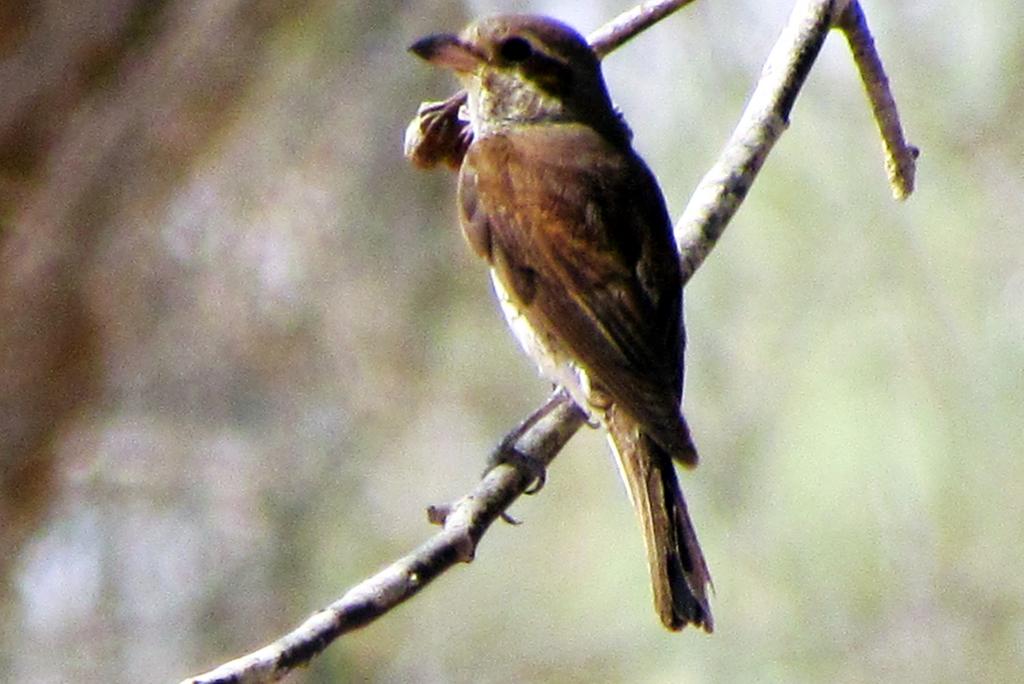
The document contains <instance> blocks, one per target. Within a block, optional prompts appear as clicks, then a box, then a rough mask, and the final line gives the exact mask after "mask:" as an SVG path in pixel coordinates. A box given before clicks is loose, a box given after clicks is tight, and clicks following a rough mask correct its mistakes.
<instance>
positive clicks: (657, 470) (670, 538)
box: [605, 406, 714, 632]
mask: <svg viewBox="0 0 1024 684" xmlns="http://www.w3.org/2000/svg"><path fill="white" fill-rule="evenodd" d="M605 424H606V427H607V429H608V435H609V437H610V440H611V443H612V446H613V449H614V451H615V454H616V457H617V458H618V461H619V469H620V471H621V472H622V476H623V479H624V480H625V482H626V486H627V489H628V491H629V497H630V500H631V501H632V502H633V507H634V509H635V510H636V513H637V517H638V518H639V520H640V526H641V529H642V531H643V536H644V546H645V548H646V549H647V564H648V567H649V569H650V573H651V586H652V588H653V591H654V607H655V610H656V611H657V612H658V615H659V617H661V621H662V623H664V625H665V627H667V628H668V629H671V630H679V629H682V628H683V627H685V626H686V625H687V624H693V625H696V626H698V627H700V628H702V629H704V630H705V631H706V632H711V631H712V630H713V629H714V621H713V619H712V617H711V609H710V606H709V605H708V598H707V588H708V586H710V585H711V576H710V574H709V573H708V569H707V565H706V564H705V562H704V554H703V553H702V552H701V549H700V543H699V542H698V541H697V534H696V532H695V531H694V529H693V523H692V522H691V521H690V516H689V513H688V512H687V509H686V501H685V499H684V498H683V492H682V489H681V488H680V486H679V480H678V478H677V477H676V471H675V467H674V466H673V464H672V458H671V457H670V456H669V455H668V453H666V452H665V451H664V450H663V449H662V448H661V447H659V446H658V445H657V444H656V443H655V442H654V441H653V440H652V439H650V438H649V437H647V436H646V435H643V434H641V432H640V430H639V426H638V425H637V423H636V421H635V420H633V419H632V418H631V417H629V416H628V415H626V414H625V413H622V412H619V411H617V410H616V409H615V407H614V406H613V407H612V408H611V410H609V412H608V413H607V415H606V417H605Z"/></svg>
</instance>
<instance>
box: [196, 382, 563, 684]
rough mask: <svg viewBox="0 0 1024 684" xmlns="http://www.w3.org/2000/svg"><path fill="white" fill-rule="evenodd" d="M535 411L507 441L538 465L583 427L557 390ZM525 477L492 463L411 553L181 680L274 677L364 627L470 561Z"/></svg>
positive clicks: (203, 683)
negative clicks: (232, 656) (276, 632)
mask: <svg viewBox="0 0 1024 684" xmlns="http://www.w3.org/2000/svg"><path fill="white" fill-rule="evenodd" d="M537 413H538V416H537V417H536V419H535V420H534V421H533V423H532V425H530V426H529V427H528V428H527V429H526V430H525V431H524V432H523V433H522V435H521V436H520V438H519V440H518V441H517V442H516V444H515V446H516V449H518V450H520V451H522V452H524V453H528V454H530V456H531V457H532V458H536V459H538V461H539V462H541V463H543V464H544V465H545V466H546V465H548V464H549V463H550V462H551V461H552V459H554V458H555V456H556V455H557V454H558V452H559V451H560V450H561V449H562V447H563V446H565V443H566V442H568V441H569V438H571V437H572V436H573V435H574V434H575V433H576V431H577V430H578V429H579V428H580V426H581V425H583V414H582V412H581V411H580V410H579V409H578V408H577V407H576V405H575V404H574V403H573V402H572V400H571V399H569V397H568V395H567V394H565V393H561V394H559V395H556V396H555V397H554V401H553V402H552V403H549V404H545V405H544V406H542V407H541V408H540V409H538V411H537ZM532 479H533V476H532V475H531V474H530V473H527V472H526V471H524V470H520V469H518V468H515V467H513V466H510V465H499V466H497V467H495V468H492V469H491V471H490V472H489V473H487V475H486V476H485V477H484V479H483V480H481V482H480V483H479V484H478V485H477V486H476V487H475V488H474V489H473V491H472V492H470V493H469V494H467V495H466V496H464V497H463V498H462V499H460V500H459V501H457V502H456V503H455V504H453V505H452V506H451V508H450V509H449V510H448V511H447V514H446V515H445V517H444V529H443V530H441V532H439V533H438V534H436V535H434V536H433V537H431V538H430V539H428V540H427V541H426V542H425V543H424V544H422V545H421V546H420V547H419V548H417V549H415V550H414V551H413V552H412V553H410V554H409V555H407V556H405V557H404V558H401V559H399V560H397V561H395V562H394V563H392V564H391V565H389V566H388V567H386V568H384V569H383V570H381V571H380V572H378V573H377V574H376V575H374V576H373V577H370V578H369V579H367V580H364V581H363V582H361V583H360V584H358V585H356V586H355V587H353V588H352V589H350V590H349V591H348V592H346V593H345V595H344V596H342V597H341V598H340V599H338V600H337V601H335V602H334V603H332V604H331V605H329V606H327V607H326V608H324V609H322V610H320V611H318V612H316V613H314V614H313V615H312V616H311V617H309V618H308V619H307V620H306V621H305V622H303V623H302V624H301V625H299V626H298V627H296V628H295V629H294V630H292V631H291V632H290V633H288V634H286V635H285V636H283V637H281V638H280V639H278V640H277V641H275V642H274V643H272V644H270V645H268V646H265V647H264V648H261V649H260V650H258V651H255V652H253V653H250V654H249V655H246V656H243V657H241V658H238V659H237V660H232V661H231V662H229V663H225V664H224V665H221V666H220V667H218V668H217V669H215V670H212V671H210V672H207V673H206V674H202V675H198V676H196V677H193V678H191V679H186V680H185V681H184V682H183V683H182V684H214V683H215V682H216V683H217V684H227V683H228V682H246V683H249V682H275V681H278V680H280V679H281V678H282V677H284V676H285V675H286V674H288V672H290V671H291V670H293V669H295V668H296V667H298V666H301V665H305V664H306V663H308V662H309V661H310V660H311V659H312V658H313V657H314V656H316V655H318V654H320V653H321V652H322V651H323V650H324V648H326V647H327V645H328V644H330V643H331V642H332V641H334V640H335V639H337V638H338V637H339V636H341V635H342V634H345V633H346V632H351V631H352V630H355V629H358V628H360V627H364V626H366V625H367V624H369V623H370V622H372V621H374V620H375V619H377V618H378V617H380V616H381V615H384V614H385V613H387V612H388V611H389V610H390V609H392V608H394V607H395V606H397V605H398V604H400V603H401V602H403V601H405V600H407V599H409V598H411V597H413V596H415V595H416V594H418V593H419V592H420V591H421V590H422V589H423V588H424V587H425V586H427V584H429V583H430V581H431V580H433V579H434V578H436V577H437V576H438V575H440V574H441V573H443V572H444V571H445V570H447V569H448V568H450V567H452V566H453V565H455V564H456V563H459V562H469V561H471V560H472V559H473V554H474V552H475V551H476V545H477V543H478V542H479V541H480V538H481V537H483V535H484V533H485V532H486V531H487V528H488V527H490V525H491V523H493V522H494V521H495V520H496V519H498V517H500V516H501V514H502V512H503V511H504V510H505V509H506V508H508V507H509V506H510V505H511V504H512V502H513V501H515V500H516V499H517V498H518V497H519V496H520V495H521V494H522V493H523V491H524V490H525V489H526V488H527V487H528V486H529V485H530V481H531V480H532Z"/></svg>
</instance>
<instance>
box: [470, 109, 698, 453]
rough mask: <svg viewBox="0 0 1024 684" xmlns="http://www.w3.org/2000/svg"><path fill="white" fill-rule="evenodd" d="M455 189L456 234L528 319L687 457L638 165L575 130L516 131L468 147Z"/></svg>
mask: <svg viewBox="0 0 1024 684" xmlns="http://www.w3.org/2000/svg"><path fill="white" fill-rule="evenodd" d="M459 195H460V207H461V211H462V225H463V230H464V232H465V235H466V238H467V240H468V241H469V243H470V245H471V246H472V247H473V249H474V250H475V251H477V253H479V254H480V255H481V256H483V257H485V258H487V259H488V261H489V262H490V263H491V265H492V267H493V268H494V269H495V272H496V273H497V275H498V277H499V278H500V279H501V281H502V282H503V284H504V286H505V288H506V290H507V291H508V292H509V293H510V295H511V296H512V297H513V298H514V299H515V300H516V303H517V304H518V305H519V306H520V308H521V309H522V311H523V313H524V315H525V316H526V317H527V320H529V321H530V323H531V325H532V326H534V327H535V328H540V329H542V330H545V331H548V332H549V333H552V334H554V335H555V336H556V338H557V339H559V340H560V341H561V342H562V344H563V345H564V347H565V348H566V349H567V350H568V351H569V352H570V354H571V355H572V356H573V357H574V358H575V359H577V360H578V362H579V364H580V365H581V366H583V368H585V369H586V371H587V373H588V375H589V377H590V379H591V382H592V383H593V384H594V385H595V386H596V387H598V388H600V390H602V391H603V392H605V393H607V395H608V396H609V398H610V399H611V400H612V401H614V402H616V403H618V404H619V405H620V406H621V407H622V408H623V409H625V410H626V411H627V412H628V413H630V414H632V415H633V416H634V417H635V418H636V419H637V420H638V421H639V422H640V424H641V425H642V426H643V427H644V428H645V430H647V431H648V432H649V433H650V434H651V436H652V437H653V438H654V439H655V440H656V441H658V442H659V443H661V444H662V445H663V446H664V447H665V448H666V449H667V450H668V451H669V452H670V453H673V454H676V455H680V454H683V455H682V456H680V457H681V458H682V459H683V460H690V459H688V458H687V457H686V456H685V454H684V452H685V451H686V450H687V449H689V450H691V451H692V443H690V442H689V435H688V432H687V430H686V427H685V423H684V422H683V421H682V418H681V416H680V412H679V403H680V400H681V396H682V368H683V364H682V353H683V349H682V346H683V337H682V325H681V302H682V290H681V280H680V275H679V264H678V253H677V251H676V247H675V242H674V240H673V238H672V232H671V230H672V229H671V221H670V219H669V217H668V212H667V210H666V208H665V203H664V199H663V198H662V196H661V193H660V191H659V189H658V187H657V184H656V182H655V180H654V177H653V175H652V174H651V172H650V171H649V170H648V169H647V167H646V166H645V165H644V163H643V162H642V161H641V160H640V159H639V158H638V157H637V156H636V155H635V154H634V153H633V152H632V151H630V150H622V149H620V148H617V147H615V146H613V145H612V144H610V143H609V142H607V141H606V140H605V139H604V138H602V137H601V136H600V135H599V134H597V133H596V132H594V131H593V130H592V129H590V128H587V127H585V126H582V125H577V124H559V125H545V126H536V127H524V128H523V130H521V131H512V132H505V133H501V134H493V135H490V136H487V137H484V138H481V139H479V140H476V141H475V142H474V143H473V145H472V146H471V147H470V150H469V152H468V154H467V157H466V159H465V162H464V164H463V168H462V173H461V177H460V186H459ZM694 456H695V452H694Z"/></svg>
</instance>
